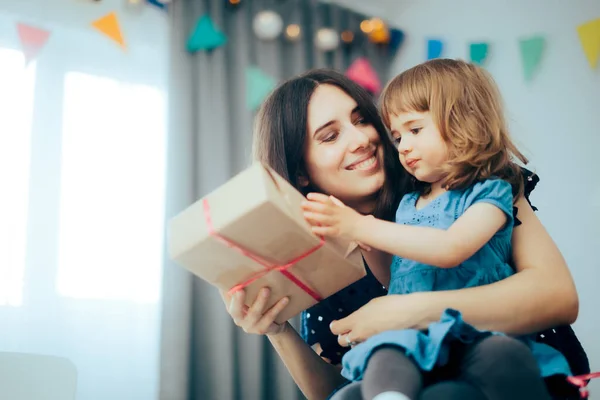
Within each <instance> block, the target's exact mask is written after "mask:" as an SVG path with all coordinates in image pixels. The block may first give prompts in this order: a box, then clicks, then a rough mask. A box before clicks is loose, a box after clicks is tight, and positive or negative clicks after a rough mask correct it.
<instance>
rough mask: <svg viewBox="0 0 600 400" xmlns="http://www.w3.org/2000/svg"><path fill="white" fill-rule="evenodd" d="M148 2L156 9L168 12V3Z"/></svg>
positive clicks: (154, 0) (157, 0) (150, 0)
mask: <svg viewBox="0 0 600 400" xmlns="http://www.w3.org/2000/svg"><path fill="white" fill-rule="evenodd" d="M146 2H147V3H148V4H150V5H152V6H154V7H157V8H159V9H161V10H164V11H167V2H166V1H164V0H162V1H161V0H146Z"/></svg>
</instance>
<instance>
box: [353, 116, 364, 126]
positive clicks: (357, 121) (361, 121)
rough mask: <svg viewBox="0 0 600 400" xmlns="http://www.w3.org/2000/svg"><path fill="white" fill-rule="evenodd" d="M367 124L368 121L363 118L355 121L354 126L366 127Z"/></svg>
mask: <svg viewBox="0 0 600 400" xmlns="http://www.w3.org/2000/svg"><path fill="white" fill-rule="evenodd" d="M366 123H367V120H366V119H364V118H363V117H360V118H357V119H356V120H355V121H354V124H355V125H365V124H366Z"/></svg>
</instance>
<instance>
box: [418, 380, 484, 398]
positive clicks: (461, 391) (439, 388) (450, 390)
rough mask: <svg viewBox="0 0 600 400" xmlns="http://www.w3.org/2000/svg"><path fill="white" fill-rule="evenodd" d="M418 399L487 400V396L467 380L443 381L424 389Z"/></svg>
mask: <svg viewBox="0 0 600 400" xmlns="http://www.w3.org/2000/svg"><path fill="white" fill-rule="evenodd" d="M419 400H487V397H485V395H484V394H483V393H482V392H481V391H480V390H479V389H476V388H475V387H473V386H472V385H470V384H468V383H467V382H460V381H444V382H440V383H436V384H433V385H431V386H429V387H427V388H426V389H424V390H423V393H422V394H421V397H419Z"/></svg>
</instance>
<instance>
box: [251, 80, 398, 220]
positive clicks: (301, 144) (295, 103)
mask: <svg viewBox="0 0 600 400" xmlns="http://www.w3.org/2000/svg"><path fill="white" fill-rule="evenodd" d="M324 84H327V85H333V86H336V87H338V88H340V89H341V90H343V91H344V92H345V93H347V94H348V96H350V97H352V98H353V99H354V101H356V103H357V105H358V107H359V109H360V112H361V114H362V116H363V117H364V118H365V120H366V121H367V122H368V123H370V124H372V125H373V127H374V128H375V129H376V130H377V133H378V134H379V137H380V139H381V146H383V154H384V156H383V157H384V160H383V165H384V171H385V182H384V184H383V187H382V188H381V190H380V192H379V194H378V196H377V201H376V205H375V210H374V211H373V215H375V216H376V217H378V218H382V219H386V220H393V219H394V216H395V212H396V208H397V207H398V204H399V202H400V199H401V198H402V196H403V195H404V193H405V191H404V187H406V183H407V181H408V178H407V175H408V174H407V173H406V172H405V171H404V169H403V168H402V166H401V164H400V161H399V159H398V151H397V150H396V148H395V147H394V145H393V144H392V142H391V141H390V139H389V136H388V133H387V131H386V129H385V126H384V124H383V122H382V120H381V118H380V117H379V114H378V112H377V108H376V106H375V104H374V102H373V99H372V97H371V95H370V94H369V93H368V92H367V91H366V90H364V89H363V88H362V87H360V86H359V85H358V84H356V83H355V82H354V81H352V80H350V79H349V78H347V77H346V76H344V75H343V74H341V73H339V72H336V71H333V70H329V69H316V70H311V71H308V72H306V73H304V74H302V75H299V76H296V77H294V78H292V79H290V80H288V81H286V82H284V83H283V84H281V85H280V86H279V87H278V88H277V89H275V90H274V91H273V92H272V93H271V94H270V95H269V97H268V98H267V99H266V100H265V102H264V103H263V105H262V107H261V109H260V110H259V112H258V115H257V117H256V119H255V125H254V141H253V158H254V160H256V161H260V162H262V163H265V164H267V165H269V166H270V167H271V168H273V169H274V170H275V171H276V172H277V173H278V174H280V175H281V176H283V177H284V178H286V179H287V180H288V181H289V182H290V183H291V184H292V185H293V186H294V187H296V188H297V189H298V190H299V191H301V192H302V193H303V194H305V195H306V194H307V193H308V192H309V191H314V190H316V188H311V187H301V185H300V184H299V177H301V176H303V175H304V174H305V165H304V149H305V142H306V136H307V133H308V103H309V101H310V98H311V96H312V94H313V93H314V91H315V89H316V88H317V87H318V86H319V85H324Z"/></svg>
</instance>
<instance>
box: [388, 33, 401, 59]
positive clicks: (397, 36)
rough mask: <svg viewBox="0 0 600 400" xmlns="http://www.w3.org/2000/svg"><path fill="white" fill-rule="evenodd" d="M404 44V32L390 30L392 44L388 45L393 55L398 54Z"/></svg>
mask: <svg viewBox="0 0 600 400" xmlns="http://www.w3.org/2000/svg"><path fill="white" fill-rule="evenodd" d="M403 42H404V32H402V31H401V30H399V29H395V28H392V29H390V42H389V44H388V46H389V49H390V51H391V52H392V53H394V52H396V51H397V50H398V49H399V48H400V46H402V43H403Z"/></svg>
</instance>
